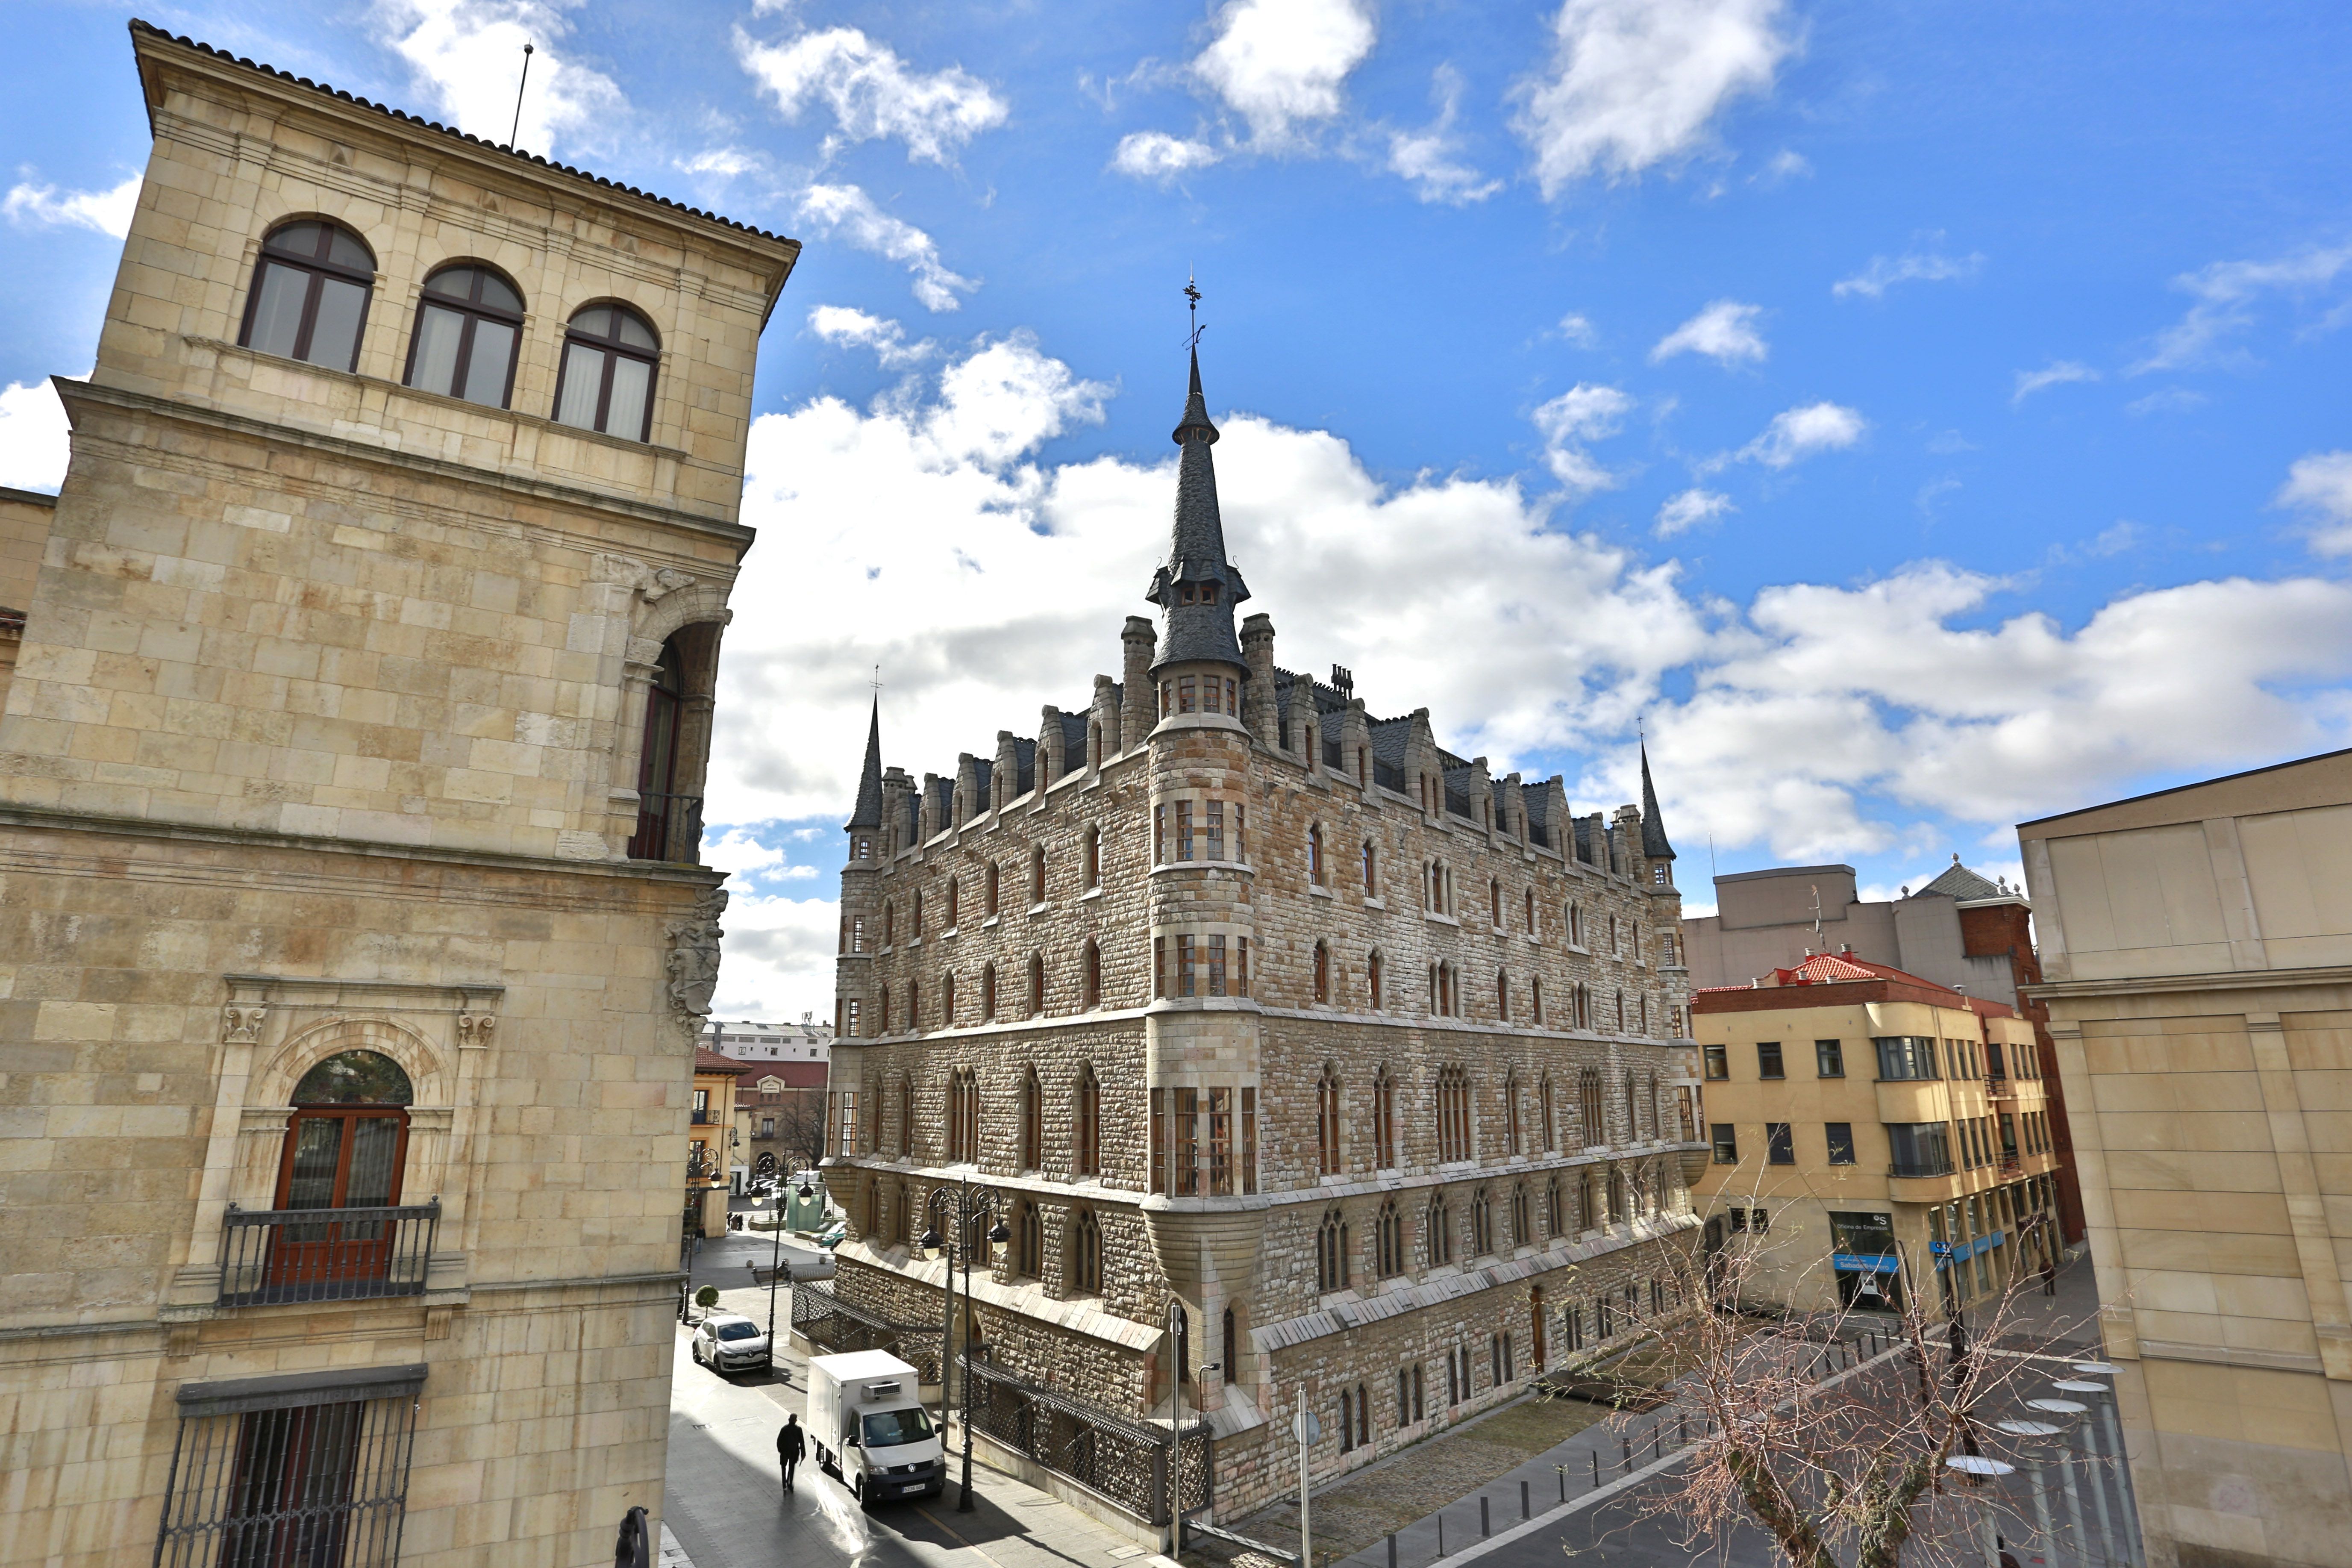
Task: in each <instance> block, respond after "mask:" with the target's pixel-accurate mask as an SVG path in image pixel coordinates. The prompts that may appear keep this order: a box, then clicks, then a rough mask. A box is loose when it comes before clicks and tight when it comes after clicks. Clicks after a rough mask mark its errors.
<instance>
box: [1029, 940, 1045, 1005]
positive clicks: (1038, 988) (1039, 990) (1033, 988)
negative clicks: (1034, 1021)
mask: <svg viewBox="0 0 2352 1568" xmlns="http://www.w3.org/2000/svg"><path fill="white" fill-rule="evenodd" d="M1044 1012H1045V954H1044V953H1042V952H1033V953H1031V954H1030V955H1029V1016H1031V1017H1033V1018H1034V1017H1037V1016H1040V1015H1042V1014H1043V1013H1044Z"/></svg>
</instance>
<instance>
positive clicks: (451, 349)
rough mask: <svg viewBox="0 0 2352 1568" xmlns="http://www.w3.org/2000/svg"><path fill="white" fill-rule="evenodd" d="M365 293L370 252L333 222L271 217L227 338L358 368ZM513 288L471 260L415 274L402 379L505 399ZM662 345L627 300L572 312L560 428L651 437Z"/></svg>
mask: <svg viewBox="0 0 2352 1568" xmlns="http://www.w3.org/2000/svg"><path fill="white" fill-rule="evenodd" d="M374 291H375V256H374V253H373V252H372V251H371V250H369V248H368V247H367V245H366V243H365V242H364V241H362V239H361V238H360V237H359V236H357V235H355V234H353V233H352V231H351V230H349V229H347V228H344V227H343V226H341V225H340V224H333V223H326V222H321V221H319V220H316V219H303V220H300V221H298V222H294V223H288V224H281V225H279V226H278V227H276V228H274V229H272V230H270V232H269V234H268V237H266V238H264V239H263V240H262V242H261V259H260V261H259V263H258V264H257V266H256V268H254V277H253V289H252V291H251V292H250V294H249V295H248V296H247V300H246V306H245V321H244V324H243V325H242V327H241V328H240V329H239V332H238V337H237V342H240V343H242V344H243V345H244V346H245V347H247V348H249V349H252V350H254V351H255V352H257V353H266V354H277V355H280V356H282V357H284V358H287V359H296V360H301V361H303V362H305V363H310V364H316V365H323V366H326V367H327V368H329V369H331V370H341V371H351V370H356V369H358V368H359V358H360V339H361V337H362V334H363V333H364V331H366V327H367V315H368V305H369V302H370V300H372V298H373V294H374ZM524 315H525V312H524V308H523V299H522V293H521V291H520V289H517V288H516V287H515V285H514V282H513V280H512V279H509V278H508V277H506V276H505V275H504V274H503V273H501V272H499V271H498V270H497V269H496V268H491V267H488V266H486V265H484V264H483V263H481V262H478V261H454V262H450V263H448V264H446V265H445V266H442V267H440V268H436V269H435V270H434V271H433V272H432V273H431V274H430V275H428V276H427V277H426V278H425V288H424V290H423V293H422V295H421V296H420V298H419V299H418V300H417V305H416V322H415V328H414V329H413V330H412V331H411V332H410V333H409V339H408V358H407V362H406V363H405V364H404V367H403V369H402V372H401V380H402V381H403V383H404V384H406V385H409V386H413V387H415V388H417V389H418V390H419V391H423V392H432V393H438V394H439V395H442V396H444V397H457V398H462V399H464V400H465V401H466V402H468V403H479V404H483V405H487V406H488V407H492V408H505V407H508V406H509V405H510V403H511V401H512V399H513V396H514V378H515V367H516V364H517V363H518V362H519V361H520V358H521V354H520V345H521V342H522V332H523V327H524ZM660 357H661V342H660V340H659V339H658V338H657V337H656V336H655V334H654V330H653V327H652V325H651V323H649V322H647V321H646V319H645V318H644V317H643V316H641V315H639V314H638V313H637V312H636V311H635V310H632V309H630V308H629V307H628V306H626V305H622V304H617V303H614V302H611V301H600V302H596V303H593V304H589V305H586V306H583V307H582V308H581V309H579V310H575V311H574V312H573V313H572V318H571V320H570V321H568V322H567V323H566V324H565V327H564V330H563V349H562V361H561V363H559V365H558V368H557V371H556V380H555V400H554V406H553V407H552V408H551V410H550V411H549V417H551V418H552V419H554V420H555V421H556V423H558V424H561V425H572V426H578V427H579V428H581V429H583V430H598V431H602V432H604V433H605V434H606V435H612V436H621V437H626V438H627V439H629V440H632V441H644V440H647V439H649V438H650V437H651V434H652V429H653V408H654V374H655V370H656V366H657V364H658V363H659V361H660Z"/></svg>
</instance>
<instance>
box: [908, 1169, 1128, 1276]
mask: <svg viewBox="0 0 2352 1568" xmlns="http://www.w3.org/2000/svg"><path fill="white" fill-rule="evenodd" d="M1010 1219H1011V1224H1010V1226H1009V1227H1008V1228H1009V1229H1010V1231H1011V1234H1012V1240H1011V1242H1010V1244H1009V1245H1008V1248H1007V1250H1006V1252H1005V1253H1004V1255H1003V1262H1004V1266H1005V1270H1006V1272H1007V1273H1008V1274H1010V1275H1011V1276H1013V1278H1015V1279H1043V1278H1044V1277H1045V1261H1046V1259H1045V1205H1041V1204H1039V1203H1037V1202H1036V1201H1035V1200H1034V1199H1032V1198H1025V1197H1024V1198H1019V1199H1016V1200H1015V1201H1014V1203H1013V1212H1012V1215H1011V1216H1010ZM928 1224H929V1215H928V1214H927V1211H926V1208H925V1205H924V1204H923V1202H922V1201H921V1200H919V1198H917V1196H916V1195H915V1192H914V1189H913V1188H911V1187H910V1186H908V1184H907V1183H905V1182H900V1183H898V1185H897V1188H896V1192H895V1195H894V1197H893V1200H892V1205H891V1213H890V1214H889V1215H888V1217H887V1218H886V1217H885V1214H884V1209H883V1184H881V1183H880V1182H876V1183H874V1184H872V1185H871V1186H870V1187H869V1188H868V1189H867V1191H866V1237H867V1238H868V1239H869V1240H871V1241H873V1242H874V1243H875V1244H876V1245H877V1246H880V1245H885V1244H886V1243H895V1244H896V1245H898V1246H902V1247H911V1246H913V1245H914V1244H915V1242H916V1240H917V1239H918V1237H920V1236H921V1235H922V1233H923V1231H924V1230H925V1228H926V1227H927V1226H928ZM987 1226H988V1216H987V1215H985V1214H984V1213H982V1214H980V1215H976V1216H975V1223H974V1225H973V1226H972V1228H971V1231H970V1232H969V1233H968V1234H967V1236H966V1237H965V1245H966V1246H967V1247H969V1248H970V1251H971V1256H972V1258H973V1259H974V1260H975V1261H977V1260H978V1259H979V1258H981V1257H982V1256H983V1254H984V1251H985V1249H986V1247H987V1245H988V1243H987V1237H986V1232H987ZM1062 1279H1063V1283H1064V1285H1065V1287H1066V1289H1067V1291H1068V1293H1069V1294H1071V1295H1074V1296H1098V1295H1100V1294H1101V1293H1102V1288H1103V1238H1102V1222H1101V1221H1100V1220H1099V1219H1097V1217H1096V1215H1095V1211H1094V1210H1093V1209H1091V1208H1088V1207H1086V1206H1084V1205H1075V1206H1072V1207H1070V1208H1068V1209H1066V1210H1064V1211H1063V1216H1062Z"/></svg>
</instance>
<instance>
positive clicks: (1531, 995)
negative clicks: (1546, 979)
mask: <svg viewBox="0 0 2352 1568" xmlns="http://www.w3.org/2000/svg"><path fill="white" fill-rule="evenodd" d="M1528 1016H1529V1017H1531V1018H1533V1019H1534V1020H1535V1023H1536V1027H1538V1028H1539V1029H1540V1028H1541V1027H1543V1021H1544V1010H1543V976H1542V975H1540V974H1538V975H1537V976H1535V977H1534V978H1533V979H1531V980H1529V981H1528Z"/></svg>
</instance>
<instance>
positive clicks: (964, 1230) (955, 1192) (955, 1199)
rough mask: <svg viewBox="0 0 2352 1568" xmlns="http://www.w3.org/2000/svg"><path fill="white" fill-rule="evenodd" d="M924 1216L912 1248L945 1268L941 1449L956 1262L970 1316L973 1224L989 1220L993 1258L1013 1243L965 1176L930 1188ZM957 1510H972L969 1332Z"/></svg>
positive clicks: (991, 1201)
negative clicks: (945, 1232)
mask: <svg viewBox="0 0 2352 1568" xmlns="http://www.w3.org/2000/svg"><path fill="white" fill-rule="evenodd" d="M942 1208H945V1209H946V1210H947V1211H948V1226H949V1232H950V1236H949V1237H941V1236H940V1233H939V1230H938V1227H937V1224H936V1221H937V1219H938V1217H939V1215H940V1211H941V1209H942ZM923 1212H924V1214H925V1215H927V1216H929V1218H930V1219H931V1220H932V1221H933V1223H931V1224H927V1225H926V1226H924V1227H923V1234H922V1235H921V1236H919V1237H916V1239H915V1245H916V1246H918V1247H921V1248H922V1249H923V1250H924V1251H925V1252H944V1253H945V1255H946V1258H947V1265H948V1267H947V1281H946V1286H945V1289H946V1300H947V1315H946V1317H945V1318H944V1319H943V1320H942V1321H941V1322H940V1440H941V1443H942V1445H944V1443H945V1440H946V1436H947V1426H948V1367H949V1364H950V1362H951V1361H952V1360H953V1358H954V1354H955V1350H954V1346H955V1338H954V1336H955V1273H956V1266H957V1264H958V1263H959V1262H961V1264H962V1266H963V1300H964V1310H965V1311H966V1312H967V1313H969V1312H970V1311H971V1254H972V1251H973V1247H972V1245H971V1230H972V1226H973V1225H974V1224H975V1223H977V1222H978V1220H979V1219H980V1217H981V1216H982V1215H986V1216H987V1217H988V1219H989V1220H990V1222H991V1223H990V1225H989V1227H988V1232H987V1234H986V1236H985V1237H983V1238H982V1247H983V1249H984V1250H985V1251H986V1252H987V1253H988V1254H989V1255H990V1257H993V1254H994V1251H995V1249H996V1248H997V1247H1002V1246H1003V1245H1004V1244H1005V1243H1006V1242H1008V1241H1010V1240H1012V1239H1013V1233H1012V1232H1011V1231H1010V1230H1007V1229H1006V1228H1005V1226H1004V1220H1003V1216H1002V1215H999V1214H998V1213H997V1196H996V1194H995V1192H994V1191H993V1190H992V1189H991V1188H988V1187H975V1186H973V1185H972V1184H971V1177H969V1176H966V1177H962V1178H961V1179H959V1180H958V1181H957V1183H956V1184H955V1185H954V1186H952V1187H947V1186H940V1187H933V1188H932V1189H931V1194H930V1196H929V1198H927V1199H925V1200H924V1203H923ZM956 1511H957V1512H958V1513H970V1512H971V1511H972V1501H971V1333H970V1332H969V1331H966V1333H965V1334H964V1337H963V1480H962V1482H961V1488H960V1489H959V1490H958V1492H957V1494H956Z"/></svg>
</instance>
